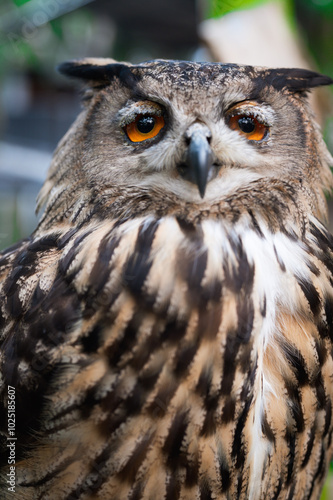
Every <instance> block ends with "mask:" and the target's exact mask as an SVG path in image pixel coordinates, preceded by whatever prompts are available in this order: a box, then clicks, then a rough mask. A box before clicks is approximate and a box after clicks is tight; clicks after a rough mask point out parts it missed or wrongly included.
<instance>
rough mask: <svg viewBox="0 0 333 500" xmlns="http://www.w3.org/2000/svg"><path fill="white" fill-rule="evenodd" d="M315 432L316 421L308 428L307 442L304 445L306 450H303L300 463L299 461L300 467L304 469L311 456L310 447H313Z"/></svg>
mask: <svg viewBox="0 0 333 500" xmlns="http://www.w3.org/2000/svg"><path fill="white" fill-rule="evenodd" d="M315 433H316V423H315V424H314V425H312V427H311V428H310V433H309V439H308V442H307V445H306V452H305V455H304V457H303V460H302V463H301V468H302V469H304V467H305V466H306V465H307V464H308V462H309V458H310V456H311V452H312V449H313V443H314V440H315Z"/></svg>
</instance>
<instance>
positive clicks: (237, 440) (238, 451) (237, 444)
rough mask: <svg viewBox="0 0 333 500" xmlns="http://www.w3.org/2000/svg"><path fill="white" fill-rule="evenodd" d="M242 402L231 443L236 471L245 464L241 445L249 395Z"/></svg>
mask: <svg viewBox="0 0 333 500" xmlns="http://www.w3.org/2000/svg"><path fill="white" fill-rule="evenodd" d="M242 400H244V401H245V404H244V408H243V410H242V412H241V414H240V416H239V418H238V420H237V424H236V428H235V434H234V439H233V443H232V451H231V454H232V456H233V457H234V458H236V464H235V467H236V469H240V468H241V467H242V466H243V465H244V463H245V452H246V450H245V448H244V444H242V440H243V430H244V426H245V423H246V419H247V417H248V413H249V410H250V407H251V402H252V398H250V397H249V395H247V397H246V398H245V399H244V398H242Z"/></svg>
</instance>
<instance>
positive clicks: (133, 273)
mask: <svg viewBox="0 0 333 500" xmlns="http://www.w3.org/2000/svg"><path fill="white" fill-rule="evenodd" d="M158 226H159V222H158V221H157V220H153V221H151V222H149V224H148V223H147V222H144V223H142V224H141V226H140V229H139V232H138V236H137V240H136V243H135V249H134V252H133V254H132V255H131V256H130V257H129V259H128V261H127V264H126V265H125V267H124V273H123V280H124V283H126V285H127V286H128V288H129V289H130V290H131V292H132V293H134V295H139V296H140V295H141V294H142V286H143V284H144V282H145V280H146V278H147V275H148V273H149V271H150V268H151V266H152V261H151V259H149V255H150V250H151V247H152V244H153V241H154V238H155V234H156V231H157V229H158Z"/></svg>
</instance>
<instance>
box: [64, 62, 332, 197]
mask: <svg viewBox="0 0 333 500" xmlns="http://www.w3.org/2000/svg"><path fill="white" fill-rule="evenodd" d="M60 71H61V72H63V73H65V74H67V75H69V76H74V77H79V78H81V79H83V80H86V81H87V82H88V85H89V90H88V91H87V94H86V99H85V100H86V110H85V111H84V112H83V116H82V117H81V119H80V122H79V123H80V125H79V126H80V127H81V129H82V130H81V137H82V140H81V142H82V144H81V145H80V149H79V151H78V153H77V154H78V155H79V156H80V165H81V169H82V175H84V177H85V181H86V183H87V185H89V186H97V185H99V186H115V185H117V186H121V185H126V186H127V187H128V186H131V185H133V186H136V187H138V186H139V187H142V189H150V190H151V189H163V190H165V191H167V192H169V193H173V194H174V195H176V196H177V197H179V198H181V199H183V200H186V201H192V202H195V203H204V202H207V201H208V202H211V201H214V200H218V199H221V198H223V197H228V196H231V195H232V194H233V193H235V192H237V191H239V190H242V189H244V188H245V189H246V188H247V187H248V186H250V185H251V183H252V182H254V181H256V180H257V179H259V178H278V179H283V180H285V181H286V182H292V183H293V184H295V182H296V183H298V184H299V183H305V184H306V183H308V184H309V185H311V183H312V184H313V179H314V178H316V177H317V178H318V179H319V177H320V175H319V174H318V172H316V168H317V170H318V169H319V168H320V166H319V165H317V166H314V165H313V155H311V158H310V156H309V144H310V143H311V144H312V149H313V147H316V143H318V144H319V142H320V145H322V144H321V139H320V137H319V134H318V133H317V132H316V129H315V126H314V125H313V123H312V121H311V119H309V112H308V109H307V106H306V99H305V96H304V94H305V91H306V90H307V89H308V88H311V87H314V86H317V85H324V84H328V83H330V79H329V78H327V77H321V76H320V75H318V74H316V73H312V72H309V71H306V70H268V69H263V68H253V67H248V66H237V65H230V64H219V63H190V62H186V63H185V62H175V61H152V62H148V63H143V64H139V65H136V66H132V65H128V64H118V63H115V62H114V61H112V60H111V62H110V61H109V60H95V59H94V60H83V61H79V62H74V63H65V64H64V65H62V66H61V67H60ZM317 136H318V137H317ZM314 137H315V140H314Z"/></svg>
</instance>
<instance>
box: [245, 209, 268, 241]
mask: <svg viewBox="0 0 333 500" xmlns="http://www.w3.org/2000/svg"><path fill="white" fill-rule="evenodd" d="M248 213H249V215H250V217H251V221H252V224H253V228H254V230H255V232H256V233H257V234H258V235H259V236H260V237H261V238H263V237H264V235H263V232H262V230H261V229H260V226H259V224H258V222H257V219H256V218H255V216H254V214H253V212H252V210H248Z"/></svg>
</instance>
